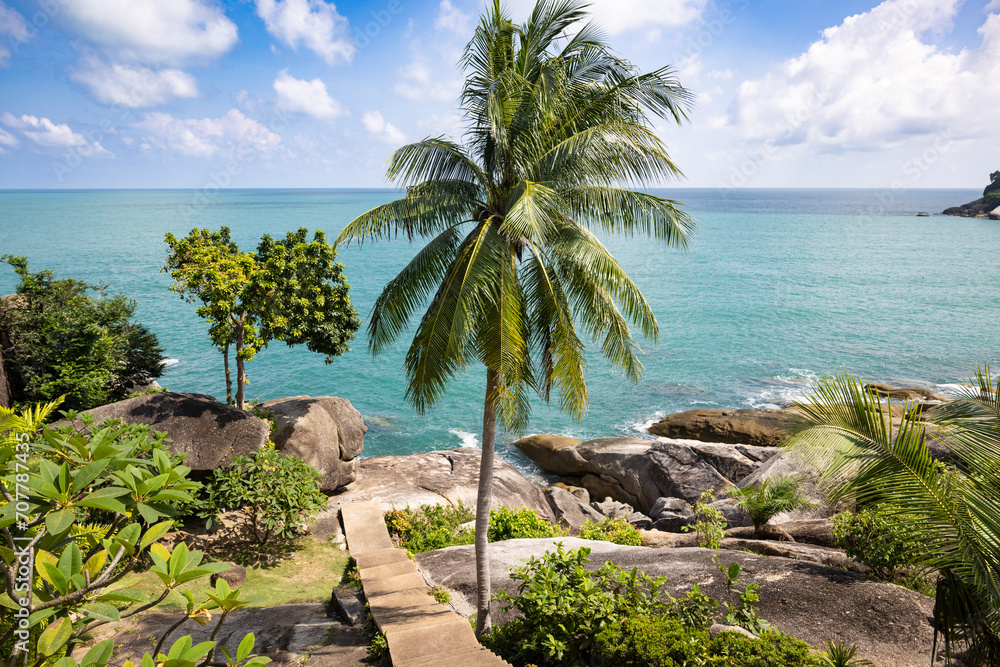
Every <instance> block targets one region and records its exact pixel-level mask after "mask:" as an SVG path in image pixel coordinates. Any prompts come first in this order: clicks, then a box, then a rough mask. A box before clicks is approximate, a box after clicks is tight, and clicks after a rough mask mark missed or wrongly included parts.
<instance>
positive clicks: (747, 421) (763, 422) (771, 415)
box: [649, 409, 789, 447]
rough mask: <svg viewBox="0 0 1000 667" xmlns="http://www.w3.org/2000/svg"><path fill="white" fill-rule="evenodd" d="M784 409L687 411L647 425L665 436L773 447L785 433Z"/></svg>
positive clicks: (656, 432)
mask: <svg viewBox="0 0 1000 667" xmlns="http://www.w3.org/2000/svg"><path fill="white" fill-rule="evenodd" d="M788 418H789V415H788V413H787V412H785V411H784V410H763V409H747V410H688V411H687V412H678V413H675V414H671V415H667V416H666V417H664V418H663V419H661V420H660V421H658V422H657V423H655V424H653V425H652V426H650V427H649V432H650V433H652V434H653V435H659V436H662V437H665V438H680V439H690V440H701V441H702V442H717V443H727V444H740V445H757V446H760V447H776V446H777V445H780V444H781V442H782V441H783V440H784V439H785V437H786V435H787V427H788Z"/></svg>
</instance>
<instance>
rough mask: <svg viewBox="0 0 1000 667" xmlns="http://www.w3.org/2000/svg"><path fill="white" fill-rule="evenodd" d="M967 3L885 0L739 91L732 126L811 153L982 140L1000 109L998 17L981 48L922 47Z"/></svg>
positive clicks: (985, 32) (990, 24) (985, 28)
mask: <svg viewBox="0 0 1000 667" xmlns="http://www.w3.org/2000/svg"><path fill="white" fill-rule="evenodd" d="M960 5H961V0H924V1H922V2H919V3H918V2H913V1H912V0H888V1H887V2H883V3H882V4H881V5H879V6H877V7H875V8H874V9H872V10H871V11H869V12H866V13H864V14H859V15H856V16H850V17H848V18H847V19H845V20H844V22H843V23H842V24H841V25H839V26H836V27H832V28H828V29H827V30H825V31H823V33H822V38H821V39H820V40H819V41H817V42H815V43H813V44H812V45H811V46H810V47H809V49H808V51H806V52H805V53H803V54H802V55H801V56H799V57H797V58H794V59H791V60H788V61H786V62H784V63H782V64H781V65H779V66H778V67H776V68H774V69H772V70H771V71H770V72H769V73H768V74H766V75H765V76H764V77H763V78H760V79H757V80H754V81H745V82H744V83H742V84H741V85H740V88H739V91H738V93H737V97H736V100H735V101H734V103H733V106H732V109H731V113H730V123H731V124H732V125H734V126H735V127H736V128H737V129H738V130H739V131H740V132H741V133H742V134H743V136H744V137H745V138H747V139H751V140H761V139H765V138H772V139H776V140H777V142H778V144H779V145H782V144H784V145H801V146H803V147H806V148H809V149H811V150H813V151H821V152H822V151H830V152H840V151H845V150H874V149H884V148H889V147H892V146H897V145H901V144H903V143H905V142H906V141H908V140H910V139H913V138H915V137H921V138H923V139H922V140H923V141H926V138H927V137H932V136H935V135H937V134H939V133H942V132H945V131H947V130H948V129H949V128H952V129H954V130H955V131H956V132H957V133H960V134H963V135H965V136H977V135H981V134H982V133H984V132H987V131H989V130H990V129H992V128H993V127H994V126H995V109H996V108H997V106H998V105H1000V16H998V15H996V14H993V15H990V16H989V17H988V19H987V20H986V22H985V23H984V24H983V25H982V27H981V28H980V30H979V33H980V35H981V37H982V46H981V47H980V48H979V49H965V50H962V51H961V52H958V53H954V52H952V51H951V50H949V49H946V48H939V47H938V46H936V45H934V44H933V43H930V42H928V41H926V40H925V37H924V35H925V33H927V32H928V31H930V30H932V29H933V30H936V31H939V30H940V29H941V27H942V26H949V25H951V22H952V20H953V19H954V17H955V14H956V13H957V11H958V8H959V6H960Z"/></svg>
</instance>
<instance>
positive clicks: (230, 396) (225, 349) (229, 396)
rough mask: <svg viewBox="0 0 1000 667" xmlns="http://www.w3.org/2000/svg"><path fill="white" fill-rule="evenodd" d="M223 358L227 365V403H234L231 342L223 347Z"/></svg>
mask: <svg viewBox="0 0 1000 667" xmlns="http://www.w3.org/2000/svg"><path fill="white" fill-rule="evenodd" d="M222 358H223V360H224V362H223V363H224V364H225V367H226V405H232V404H233V378H232V376H231V375H230V374H229V343H228V342H227V343H226V344H225V345H224V346H223V347H222Z"/></svg>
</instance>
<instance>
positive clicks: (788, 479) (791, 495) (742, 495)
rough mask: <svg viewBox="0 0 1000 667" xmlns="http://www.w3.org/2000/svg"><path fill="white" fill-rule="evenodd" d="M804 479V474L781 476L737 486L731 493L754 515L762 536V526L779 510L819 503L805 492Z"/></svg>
mask: <svg viewBox="0 0 1000 667" xmlns="http://www.w3.org/2000/svg"><path fill="white" fill-rule="evenodd" d="M802 483H803V479H802V478H801V477H797V476H794V475H786V476H780V477H775V478H773V479H765V480H764V481H763V482H761V483H760V484H755V485H754V486H751V487H747V488H745V489H733V490H732V491H730V492H729V497H730V498H732V499H733V502H735V503H736V504H737V505H739V506H740V507H742V508H743V509H744V510H746V512H747V514H749V515H750V520H751V521H753V530H754V533H755V534H756V535H757V537H760V536H761V530H760V529H761V528H762V527H763V526H764V524H766V523H767V522H768V521H770V520H771V519H773V518H774V517H775V516H777V515H778V514H781V513H782V512H791V511H793V510H797V509H804V508H807V507H815V506H816V503H814V502H812V501H811V500H809V498H807V497H806V496H805V495H803V493H802Z"/></svg>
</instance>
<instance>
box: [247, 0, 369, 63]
mask: <svg viewBox="0 0 1000 667" xmlns="http://www.w3.org/2000/svg"><path fill="white" fill-rule="evenodd" d="M257 16H259V17H260V18H261V19H263V21H264V26H265V27H266V28H267V31H268V32H269V33H271V34H272V35H274V36H275V37H276V38H278V39H280V40H281V41H282V42H284V43H285V44H286V45H288V46H290V47H291V48H293V49H297V48H298V47H299V44H302V45H303V46H305V47H306V48H307V49H309V50H310V51H313V52H315V53H316V54H317V55H318V56H320V57H322V58H323V60H325V61H326V63H327V64H328V65H335V64H337V63H338V62H350V61H351V60H353V59H354V41H353V40H352V39H351V38H350V36H349V35H348V34H347V19H345V18H344V17H343V16H341V15H340V14H338V13H337V7H336V5H334V4H333V3H332V2H325V0H257Z"/></svg>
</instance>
